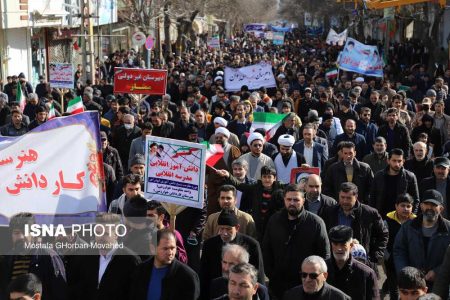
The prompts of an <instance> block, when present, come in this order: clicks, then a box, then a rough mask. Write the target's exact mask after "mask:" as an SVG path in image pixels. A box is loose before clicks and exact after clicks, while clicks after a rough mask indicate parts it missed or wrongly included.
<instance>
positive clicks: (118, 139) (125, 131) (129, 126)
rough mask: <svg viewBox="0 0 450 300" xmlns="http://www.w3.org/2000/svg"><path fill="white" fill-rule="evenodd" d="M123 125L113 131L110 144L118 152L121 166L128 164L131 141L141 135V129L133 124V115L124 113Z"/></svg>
mask: <svg viewBox="0 0 450 300" xmlns="http://www.w3.org/2000/svg"><path fill="white" fill-rule="evenodd" d="M122 121H123V125H121V126H120V127H118V128H117V130H116V131H115V132H114V135H113V140H112V146H113V147H115V148H116V149H117V151H118V152H119V156H120V160H121V162H122V166H128V158H129V155H130V147H131V142H133V140H134V139H135V138H138V137H140V136H141V135H142V130H141V129H140V128H139V127H138V126H137V125H136V124H135V122H134V116H133V115H129V114H127V115H124V116H123V118H122Z"/></svg>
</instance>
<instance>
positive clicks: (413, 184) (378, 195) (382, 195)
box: [370, 166, 419, 218]
mask: <svg viewBox="0 0 450 300" xmlns="http://www.w3.org/2000/svg"><path fill="white" fill-rule="evenodd" d="M388 170H389V166H387V167H386V169H384V170H382V171H379V172H378V173H377V174H376V175H375V178H374V179H373V182H372V188H371V190H370V206H372V207H375V208H376V209H377V210H378V212H379V213H380V215H381V216H383V218H384V217H385V216H386V214H387V213H388V212H390V211H392V210H395V200H396V199H393V200H394V201H392V199H391V200H389V199H386V176H389V175H387V172H388ZM399 176H400V178H399V179H398V181H397V193H396V194H397V196H398V195H401V194H404V193H408V194H410V195H411V196H412V197H413V199H414V205H413V211H414V212H415V211H416V210H417V207H418V206H419V188H418V186H417V180H416V176H415V175H414V173H412V172H410V171H408V170H405V169H404V168H402V169H401V170H400V174H399ZM390 201H392V202H390Z"/></svg>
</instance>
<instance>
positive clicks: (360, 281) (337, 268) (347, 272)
mask: <svg viewBox="0 0 450 300" xmlns="http://www.w3.org/2000/svg"><path fill="white" fill-rule="evenodd" d="M328 238H329V239H330V244H331V253H332V255H331V257H330V258H328V259H327V260H325V262H326V263H327V267H328V277H327V283H329V284H331V285H332V286H334V287H336V288H338V289H340V290H341V291H343V292H344V293H346V294H347V295H349V296H350V297H352V299H362V300H366V299H367V300H370V299H380V293H379V291H378V285H377V276H376V275H375V272H374V271H373V270H372V269H371V268H370V267H368V266H367V265H365V264H363V263H361V262H359V261H357V260H356V259H354V258H353V257H352V256H351V249H352V247H353V239H352V238H353V230H352V228H351V227H349V226H345V225H338V226H335V227H333V228H331V229H330V232H329V233H328Z"/></svg>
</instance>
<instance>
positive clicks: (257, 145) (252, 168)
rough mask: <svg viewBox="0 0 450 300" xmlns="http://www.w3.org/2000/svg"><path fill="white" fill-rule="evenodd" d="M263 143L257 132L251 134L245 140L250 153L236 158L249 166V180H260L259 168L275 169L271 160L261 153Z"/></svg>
mask: <svg viewBox="0 0 450 300" xmlns="http://www.w3.org/2000/svg"><path fill="white" fill-rule="evenodd" d="M264 143H265V139H264V137H263V136H262V135H261V134H260V133H257V132H252V133H251V134H250V135H249V136H248V138H247V144H248V146H249V147H250V152H249V153H246V154H244V155H242V156H241V157H239V158H238V160H239V161H243V160H244V161H246V162H247V163H248V166H249V170H248V171H249V172H248V176H249V177H250V178H253V179H256V180H259V179H261V168H262V167H263V166H268V167H271V168H274V169H275V164H274V163H273V160H272V159H271V158H270V157H268V156H267V155H265V154H263V153H262V150H263V146H264Z"/></svg>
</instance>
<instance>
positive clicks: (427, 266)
mask: <svg viewBox="0 0 450 300" xmlns="http://www.w3.org/2000/svg"><path fill="white" fill-rule="evenodd" d="M420 209H421V211H422V215H419V216H418V217H417V218H415V219H413V220H410V221H407V222H406V223H404V224H403V225H402V226H401V228H400V230H399V232H398V233H397V237H396V238H395V242H394V263H395V269H396V270H397V273H399V272H400V271H401V270H402V269H403V268H404V267H406V266H411V267H415V268H418V269H419V270H421V271H423V272H424V273H425V274H426V275H425V280H426V281H427V286H428V287H429V288H431V287H432V285H433V282H434V280H435V279H436V275H437V274H439V273H440V272H441V271H440V268H441V264H442V262H443V259H444V256H445V251H446V250H447V247H448V245H449V244H450V222H449V221H448V220H446V219H444V218H443V217H442V215H441V213H442V211H443V209H444V200H443V199H442V195H441V193H439V192H438V191H437V190H427V191H425V192H424V193H423V196H422V202H421V203H420ZM399 282H400V278H399Z"/></svg>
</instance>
